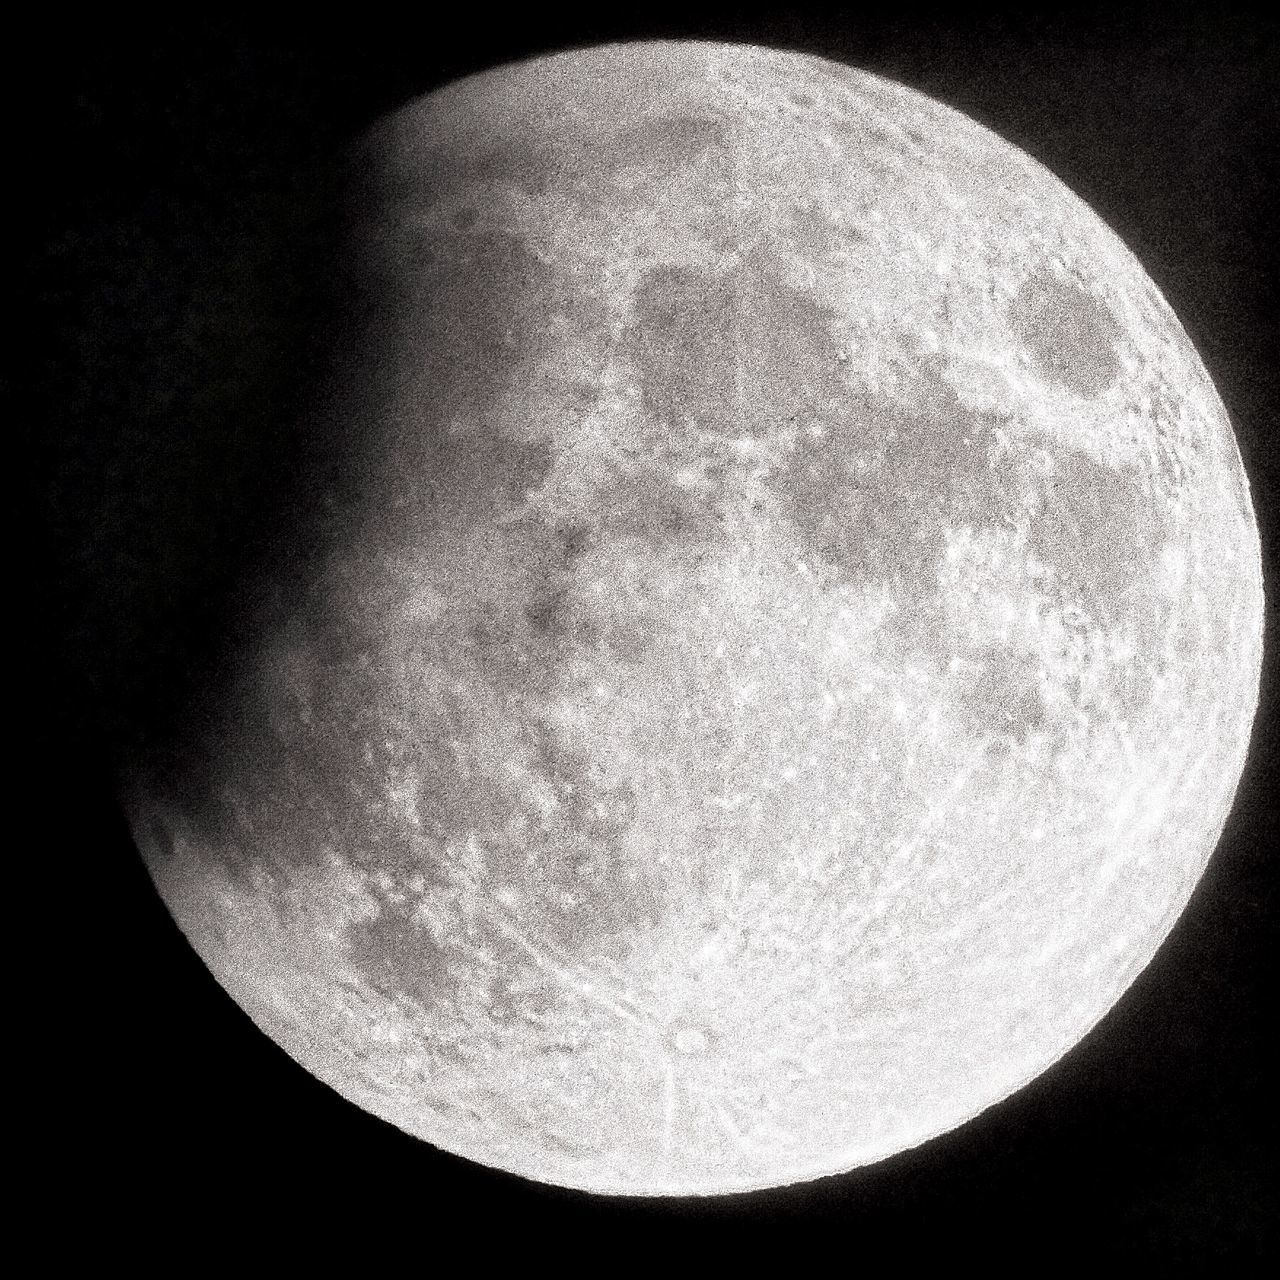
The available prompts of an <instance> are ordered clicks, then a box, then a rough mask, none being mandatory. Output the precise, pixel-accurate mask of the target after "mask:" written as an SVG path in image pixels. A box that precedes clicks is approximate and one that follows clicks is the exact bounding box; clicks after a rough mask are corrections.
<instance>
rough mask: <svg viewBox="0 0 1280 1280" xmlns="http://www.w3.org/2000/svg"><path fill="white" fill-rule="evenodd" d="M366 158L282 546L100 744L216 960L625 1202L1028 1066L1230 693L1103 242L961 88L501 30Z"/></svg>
mask: <svg viewBox="0 0 1280 1280" xmlns="http://www.w3.org/2000/svg"><path fill="white" fill-rule="evenodd" d="M351 170H352V173H353V175H355V176H356V179H357V181H358V196H357V198H356V199H355V200H354V201H353V204H352V207H351V237H350V242H351V246H352V248H351V252H352V260H351V261H352V264H353V265H352V278H353V280H355V281H356V282H357V285H358V287H357V289H356V296H354V297H353V300H352V307H353V309H354V310H356V311H358V312H359V314H360V316H361V324H360V335H361V339H360V342H359V344H358V346H357V348H356V349H353V350H352V351H351V352H350V353H349V356H348V358H347V360H346V362H345V363H344V365H343V368H342V370H341V371H340V376H337V377H335V378H334V379H332V380H331V382H330V383H329V384H326V388H325V394H324V396H322V397H320V399H322V400H323V401H324V407H323V410H322V412H323V413H324V414H326V415H327V416H328V421H330V422H331V423H337V424H339V427H340V430H341V431H342V433H343V435H342V438H343V441H344V447H343V459H344V469H343V474H342V475H341V476H337V477H328V478H327V479H325V480H323V482H319V481H318V482H317V485H316V488H315V493H314V495H313V498H314V530H313V532H314V542H315V546H316V547H317V548H318V549H317V550H316V551H315V553H314V554H313V555H311V556H310V557H309V558H308V559H307V560H306V561H305V563H304V564H300V565H299V564H294V563H290V562H283V561H282V562H281V563H278V564H275V565H273V566H270V567H269V568H268V569H267V570H264V571H263V572H262V573H260V575H259V577H258V578H257V579H256V582H255V585H254V587H253V589H252V590H251V591H249V592H247V593H246V600H247V603H246V606H245V612H244V616H243V619H242V621H241V628H240V633H239V635H240V639H239V641H238V644H237V647H236V649H235V653H236V657H235V661H234V664H232V666H231V668H230V670H229V674H228V676H227V678H226V679H225V680H224V681H223V682H222V683H221V684H220V685H219V686H218V691H217V697H216V699H211V705H210V707H206V708H205V713H204V714H203V715H202V717H201V719H200V721H199V723H198V724H196V723H195V722H194V718H193V725H192V726H191V727H190V728H189V730H188V732H187V734H186V736H185V737H183V738H182V741H181V743H180V744H179V743H178V740H177V739H176V738H166V737H164V736H163V735H153V736H151V737H148V736H146V735H144V734H139V737H138V740H137V741H136V742H135V743H134V744H133V745H132V746H131V748H130V753H129V755H128V758H127V761H126V763H125V766H124V768H123V769H122V775H121V776H122V782H121V787H122V791H121V794H122V801H123V803H124V806H125V808H126V811H127V813H128V814H129V817H130V824H131V827H132V830H133V832H134V834H135V838H136V840H137V843H138V845H139V848H140V849H141V851H142V854H143V857H144V859H145V861H146V864H147V867H148V869H149V871H150V874H151V876H152V879H153V880H154V882H155V885H156V887H157V889H158V890H159V892H160V894H161V895H162V897H163V898H164V901H165V902H166V904H167V905H168V907H169V909H170V911H171V912H172V914H173V916H174V918H175V919H176V920H177V922H178V924H179V925H180V926H181V928H182V930H183V932H184V933H185V935H186V936H187V938H188V939H189V941H190V943H191V945H192V946H193V947H194V948H195V950H196V951H197V952H198V953H199V955H200V956H201V958H202V959H203V960H204V962H205V963H206V964H207V965H208V967H209V969H210V970H211V971H212V972H213V974H214V975H215V976H216V978H217V979H218V981H219V982H220V983H221V984H222V985H223V986H224V987H225V989H226V990H227V991H228V992H229V993H230V994H231V995H232V996H233V997H234V999H235V1000H236V1001H237V1002H238V1003H239V1004H240V1005H241V1006H242V1007H243V1009H244V1010H245V1011H246V1012H247V1013H248V1014H249V1015H250V1016H251V1017H252V1018H253V1020H254V1021H255V1022H256V1023H257V1025H258V1026H259V1027H260V1028H261V1029H262V1031H263V1032H265V1033H266V1034H267V1035H269V1036H270V1037H271V1038H272V1039H274V1040H275V1041H276V1042H277V1043H279V1044H280V1045H281V1046H282V1047H283V1048H285V1049H286V1050H287V1051H288V1052H289V1053H290V1054H291V1055H292V1056H293V1057H294V1058H295V1059H296V1060H297V1061H298V1062H299V1063H301V1064H302V1065H303V1066H304V1067H305V1068H306V1069H307V1070H309V1071H310V1072H312V1073H313V1074H314V1075H315V1076H317V1077H318V1078H319V1079H321V1080H323V1081H325V1082H326V1083H327V1084H328V1085H330V1086H331V1087H332V1088H334V1089H335V1090H337V1091H338V1092H339V1093H341V1094H342V1095H343V1096H344V1097H346V1098H348V1099H349V1100H351V1101H353V1102H355V1103H357V1104H358V1105H359V1106H361V1107H363V1108H365V1109H367V1110H368V1111H370V1112H372V1113H373V1114H374V1115H377V1116H379V1117H381V1118H383V1119H385V1120H388V1121H390V1122H392V1123H393V1124H395V1125H397V1126H398V1127H399V1128H401V1129H403V1130H405V1131H406V1132H408V1133H410V1134H413V1135H416V1136H417V1137H419V1138H421V1139H424V1140H425V1141H427V1142H429V1143H431V1144H433V1145H435V1146H437V1147H439V1148H442V1149H444V1150H447V1151H450V1152H453V1153H456V1154H458V1155H461V1156H464V1157H466V1158H468V1159H471V1160H473V1161H477V1162H479V1163H482V1164H484V1165H488V1166H492V1167H495V1168H499V1169H503V1170H507V1171H509V1172H512V1173H515V1174H518V1175H520V1176H522V1177H525V1178H529V1179H534V1180H537V1181H540V1182H547V1183H554V1184H558V1185H562V1186H566V1187H573V1188H580V1189H584V1190H588V1191H593V1192H600V1193H608V1194H628V1195H708V1194H720V1193H728V1192H735V1191H742V1190H747V1189H752V1188H760V1187H768V1186H778V1185H782V1184H787V1183H793V1182H798V1181H802V1180H806V1179H812V1178H817V1177H821V1176H824V1175H829V1174H833V1173H839V1172H843V1171H846V1170H849V1169H852V1168H854V1167H857V1166H860V1165H865V1164H869V1163H872V1162H874V1161H878V1160H881V1159H883V1158H885V1157H888V1156H890V1155H892V1154H894V1153H896V1152H900V1151H902V1150H904V1149H906V1148H909V1147H912V1146H914V1145H917V1144H919V1143H921V1142H923V1141H925V1140H926V1139H928V1138H930V1137H932V1136H934V1135H937V1134H941V1133H943V1132H945V1131H947V1130H950V1129H953V1128H954V1127H956V1126H958V1125H960V1124H962V1123H964V1122H965V1121H967V1120H969V1119H970V1118H972V1117H973V1116H975V1115H977V1114H978V1113H979V1112H981V1111H982V1110H984V1109H985V1108H987V1107H990V1106H992V1105H993V1104H996V1103H998V1102H1000V1101H1001V1100H1002V1099H1004V1098H1005V1097H1007V1096H1008V1095H1009V1094H1010V1093H1012V1092H1013V1091H1015V1090H1016V1089H1018V1088H1019V1087H1020V1086H1022V1085H1024V1084H1025V1083H1027V1082H1028V1081H1030V1080H1031V1079H1033V1078H1034V1077H1035V1076H1037V1075H1038V1074H1040V1073H1041V1072H1043V1071H1044V1070H1045V1069H1046V1068H1048V1067H1049V1066H1050V1065H1051V1064H1052V1063H1054V1062H1055V1061H1056V1060H1058V1059H1059V1058H1060V1057H1061V1056H1062V1055H1063V1054H1064V1053H1066V1052H1067V1051H1068V1050H1069V1049H1070V1048H1071V1047H1072V1046H1073V1045H1075V1044H1076V1043H1077V1042H1078V1041H1079V1040H1080V1039H1081V1038H1082V1037H1083V1036H1084V1035H1085V1034H1086V1033H1087V1032H1088V1031H1089V1030H1090V1028H1092V1027H1093V1026H1094V1024H1095V1023H1096V1022H1097V1021H1098V1020H1099V1019H1100V1018H1101V1017H1102V1016H1103V1015H1104V1014H1105V1013H1106V1012H1107V1010H1108V1009H1110V1008H1111V1007H1112V1005H1113V1004H1114V1003H1115V1002H1116V1000H1117V999H1118V998H1119V997H1120V996H1121V995H1122V993H1123V992H1124V991H1125V990H1126V989H1127V988H1128V987H1129V985H1130V984H1131V983H1132V982H1133V980H1134V979H1135V977H1136V976H1137V975H1138V974H1139V973H1140V972H1141V971H1142V969H1143V968H1144V967H1145V966H1146V965H1147V963H1148V962H1149V961H1150V960H1151V958H1152V956H1153V954H1154V953H1155V951H1156V949H1157V948H1158V947H1159V946H1160V944H1161V942H1162V941H1163V939H1164V938H1165V937H1166V935H1167V934H1168V933H1169V931H1170V929H1171V928H1172V927H1173V924H1174V922H1175V921H1176V920H1177V918H1178V916H1179V914H1180V913H1181V912H1182V910H1183V908H1184V907H1185V905H1186V903H1187V900H1188V898H1189V896H1190V894H1191V892H1192V890H1193V888H1194V887H1195V885H1196V883H1197V881H1198V879H1199V878H1200V876H1201V874H1202V872H1203V871H1204V869H1205V866H1206V863H1207V861H1208V859H1209V858H1210V856H1211V854H1212V852H1213V850H1214V847H1215V845H1216V843H1217V840H1218V837H1219V835H1220V833H1221V830H1222V827H1223V824H1224V822H1225V820H1226V816H1227V813H1228V811H1229V809H1230V806H1231V803H1232V800H1233V797H1234V793H1235V788H1236V785H1237V782H1238V780H1239V777H1240V774H1241V770H1242V767H1243V763H1244V759H1245V753H1246V750H1247V747H1248V741H1249V735H1250V730H1251V724H1252V720H1253V716H1254V713H1255V708H1256V704H1257V695H1258V681H1259V671H1260V662H1261V643H1262V619H1263V594H1262V577H1261V558H1260V549H1259V542H1258V535H1257V530H1256V525H1255V520H1254V515H1253V510H1252V505H1251V500H1250V494H1249V487H1248V482H1247V479H1246V476H1245V473H1244V469H1243V466H1242V463H1241V459H1240V455H1239V452H1238V449H1237V446H1236V442H1235V439H1234V436H1233V433H1232V429H1231V424H1230V421H1229V419H1228V416H1227V414H1226V411H1225V410H1224V408H1223V405H1222V403H1221V401H1220V399H1219V397H1218V395H1217V392H1216V391H1215V389H1214V386H1213V384H1212V382H1211V380H1210V378H1209V376H1208V374H1207V373H1206V370H1205V368H1204V366H1203V364H1202V362H1201V360H1200V359H1199V357H1198V355H1197V353H1196V351H1195V349H1194V347H1193V345H1192V343H1191V341H1190V340H1189V339H1188V337H1187V335H1186V333H1185V332H1184V331H1183V329H1182V327H1181V325H1180V324H1179V322H1178V320H1177V318H1176V317H1175V315H1174V314H1173V312H1172V311H1171V309H1170V308H1169V306H1168V304H1167V303H1166V302H1165V300H1164V299H1163V297H1162V296H1161V294H1160V291H1159V290H1158V288H1157V287H1156V286H1155V284H1153V282H1152V281H1151V280H1150V279H1149V278H1148V277H1147V276H1146V274H1145V273H1144V271H1143V269H1142V267H1141V266H1140V264H1139V263H1138V262H1137V261H1136V259H1135V258H1134V257H1133V255H1132V254H1131V253H1130V252H1129V251H1128V249H1126V247H1125V246H1124V245H1123V244H1122V243H1121V242H1120V241H1119V239H1118V238H1117V237H1116V236H1115V235H1114V234H1113V233H1112V232H1111V231H1110V230H1109V229H1108V228H1107V227H1106V226H1105V225H1104V224H1103V223H1102V221H1101V220H1100V219H1099V218H1098V217H1097V216H1096V215H1095V214H1094V213H1093V211H1092V210H1090V209H1089V208H1088V206H1087V205H1085V204H1084V203H1083V202H1081V201H1080V200H1079V199H1077V198H1076V197H1075V196H1074V195H1072V194H1071V192H1069V191H1068V190H1067V189H1066V188H1065V187H1064V186H1063V185H1062V184H1061V183H1060V182H1059V181H1058V180H1057V179H1056V178H1055V177H1053V176H1052V175H1051V174H1050V173H1049V172H1048V171H1046V170H1045V169H1044V168H1042V167H1041V166H1040V165H1038V164H1037V163H1036V162H1035V161H1033V160H1032V159H1030V158H1029V157H1028V156H1027V155H1025V154H1023V153H1022V152H1020V151H1019V150H1018V149H1016V148H1015V147H1013V146H1011V145H1010V144H1009V143H1007V142H1005V141H1003V140H1002V139H1000V138H999V137H997V136H995V135H994V134H993V133H991V132H989V131H988V130H986V129H985V128H983V127H981V126H979V125H978V124H976V123H974V122H973V121H971V120H969V119H967V118H965V117H964V116H962V115H960V114H959V113H957V112H956V111H954V110H951V109H950V108H948V107H946V106H943V105H941V104H939V103H937V102H935V101H932V100H931V99H929V98H927V97H925V96H923V95H921V94H919V93H917V92H914V91H912V90H909V89H907V88H904V87H902V86H899V85H897V84H894V83H891V82H889V81H886V80H883V79H880V78H878V77H876V76H873V75H870V74H867V73H864V72H861V71H858V70H855V69H852V68H850V67H847V66H843V65H839V64H836V63H832V62H828V61H825V60H822V59H819V58H816V57H813V56H809V55H802V54H797V53H790V52H784V51H779V50H772V49H764V48H756V47H750V46H737V45H720V44H708V43H697V42H681V43H675V42H640V43H634V44H625V45H612V46H605V47H598V48H590V49H581V50H577V51H573V52H568V53H563V54H558V55H555V56H550V57H544V58H539V59H535V60H532V61H527V62H522V63H519V64H516V65H510V66H504V67H500V68H496V69H494V70H491V71H488V72H485V73H483V74H480V75H476V76H472V77H469V78H467V79H464V80H461V81H458V82H456V83H454V84H451V85H449V86H447V87H445V88H443V89H441V90H439V91H437V92H435V93H433V94H431V95H429V96H427V97H425V98H423V99H421V100H419V101H417V102H414V103H412V104H410V105H408V106H406V107H404V108H403V109H401V110H399V111H398V112H396V113H395V114H393V115H391V116H390V117H388V118H386V119H384V120H383V121H381V122H380V123H379V124H378V125H377V126H376V127H375V128H374V129H373V130H372V131H371V132H370V133H369V134H368V136H367V137H366V138H364V139H363V140H362V142H361V143H360V145H359V146H358V147H357V148H356V150H355V151H354V153H353V156H352V166H351ZM179 746H180V747H181V749H179Z"/></svg>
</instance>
